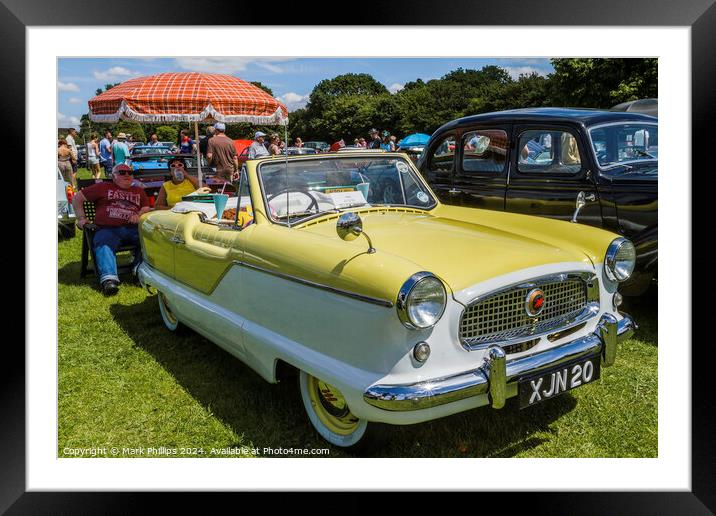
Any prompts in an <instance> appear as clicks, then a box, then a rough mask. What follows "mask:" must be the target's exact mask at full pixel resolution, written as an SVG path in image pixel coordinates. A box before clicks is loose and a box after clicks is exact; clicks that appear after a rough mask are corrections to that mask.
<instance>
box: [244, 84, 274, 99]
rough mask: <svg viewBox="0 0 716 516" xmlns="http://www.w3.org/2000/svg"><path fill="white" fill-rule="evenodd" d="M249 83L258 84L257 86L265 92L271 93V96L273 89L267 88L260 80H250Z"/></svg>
mask: <svg viewBox="0 0 716 516" xmlns="http://www.w3.org/2000/svg"><path fill="white" fill-rule="evenodd" d="M250 84H253V85H254V86H258V87H259V88H261V89H262V90H264V91H265V92H266V93H268V94H269V95H271V96H272V97H273V90H271V88H269V87H268V86H266V85H265V84H263V83H261V82H260V81H251V82H250Z"/></svg>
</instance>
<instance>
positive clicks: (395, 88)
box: [388, 82, 405, 93]
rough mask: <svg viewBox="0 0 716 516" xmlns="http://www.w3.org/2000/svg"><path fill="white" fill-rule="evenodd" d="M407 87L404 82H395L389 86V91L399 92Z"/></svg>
mask: <svg viewBox="0 0 716 516" xmlns="http://www.w3.org/2000/svg"><path fill="white" fill-rule="evenodd" d="M404 87H405V85H404V84H400V83H397V82H394V83H393V84H391V85H390V86H388V91H389V92H391V93H398V92H399V91H400V90H402V89H403V88H404Z"/></svg>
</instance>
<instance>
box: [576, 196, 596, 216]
mask: <svg viewBox="0 0 716 516" xmlns="http://www.w3.org/2000/svg"><path fill="white" fill-rule="evenodd" d="M594 200H596V196H595V195H594V194H589V195H586V194H585V193H584V192H579V193H578V194H577V202H576V206H575V210H574V215H572V220H571V221H570V222H577V215H579V210H581V209H582V208H584V206H585V205H586V204H587V201H590V202H591V201H594Z"/></svg>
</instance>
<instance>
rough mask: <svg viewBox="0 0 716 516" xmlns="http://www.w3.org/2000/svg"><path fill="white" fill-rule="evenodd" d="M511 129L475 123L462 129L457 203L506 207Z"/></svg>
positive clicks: (480, 206) (456, 170)
mask: <svg viewBox="0 0 716 516" xmlns="http://www.w3.org/2000/svg"><path fill="white" fill-rule="evenodd" d="M510 132H511V127H510V126H509V125H500V126H475V127H470V128H468V129H465V130H464V131H462V132H461V134H460V137H459V145H458V147H459V148H458V155H457V160H456V167H455V180H454V182H453V192H452V194H453V196H454V198H455V199H456V200H458V202H457V204H460V205H462V206H466V207H471V208H485V209H490V210H504V209H505V189H506V186H507V175H508V166H509V135H510Z"/></svg>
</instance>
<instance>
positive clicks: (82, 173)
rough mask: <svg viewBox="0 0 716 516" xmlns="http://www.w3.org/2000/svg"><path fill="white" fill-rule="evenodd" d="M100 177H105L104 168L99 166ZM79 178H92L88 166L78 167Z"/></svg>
mask: <svg viewBox="0 0 716 516" xmlns="http://www.w3.org/2000/svg"><path fill="white" fill-rule="evenodd" d="M99 170H100V177H105V173H104V168H102V167H99ZM77 179H92V172H91V171H90V170H89V169H87V168H78V169H77Z"/></svg>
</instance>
